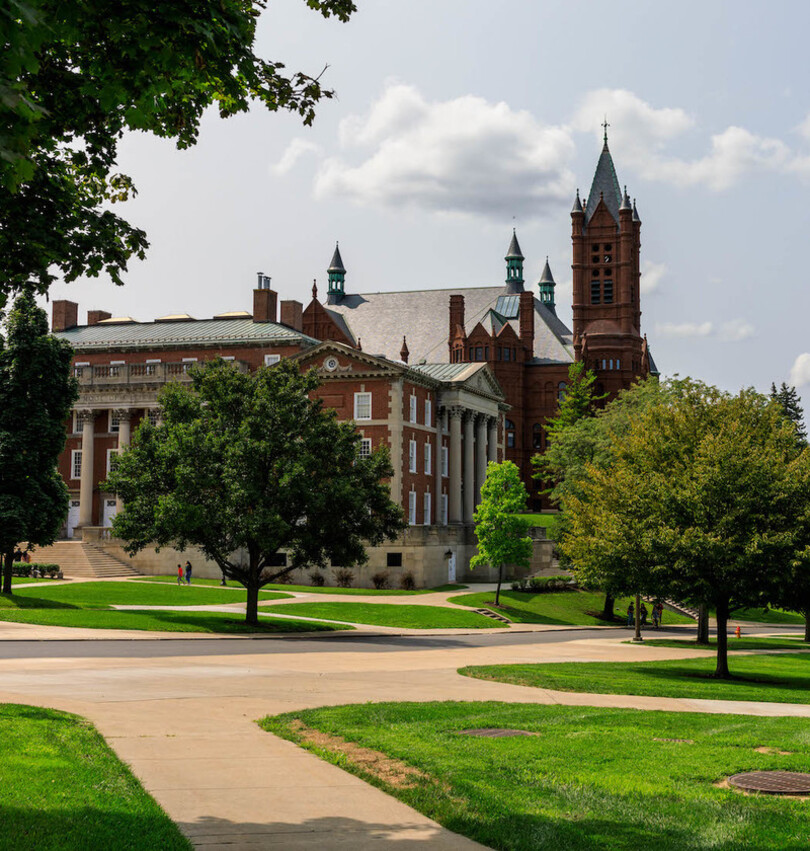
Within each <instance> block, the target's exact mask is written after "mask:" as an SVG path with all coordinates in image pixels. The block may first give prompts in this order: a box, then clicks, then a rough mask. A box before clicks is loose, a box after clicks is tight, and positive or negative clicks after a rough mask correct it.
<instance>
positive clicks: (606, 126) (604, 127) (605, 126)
mask: <svg viewBox="0 0 810 851" xmlns="http://www.w3.org/2000/svg"><path fill="white" fill-rule="evenodd" d="M608 127H610V124H608V120H607V115H606V116H605V120H604V121H603V122H602V129H603V130H604V131H605V137H604V138H605V144H606V145H607V129H608Z"/></svg>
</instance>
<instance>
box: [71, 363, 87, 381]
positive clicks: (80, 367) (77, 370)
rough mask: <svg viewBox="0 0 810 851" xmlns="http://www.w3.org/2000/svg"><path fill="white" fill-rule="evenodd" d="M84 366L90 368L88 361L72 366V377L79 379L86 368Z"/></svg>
mask: <svg viewBox="0 0 810 851" xmlns="http://www.w3.org/2000/svg"><path fill="white" fill-rule="evenodd" d="M86 366H90V361H89V360H81V361H76V362H75V363H74V364H73V377H74V378H79V377H80V376H81V375H83V374H84V367H86Z"/></svg>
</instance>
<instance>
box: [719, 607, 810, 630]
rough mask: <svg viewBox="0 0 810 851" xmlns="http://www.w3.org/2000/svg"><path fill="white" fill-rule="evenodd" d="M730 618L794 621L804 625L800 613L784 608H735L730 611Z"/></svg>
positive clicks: (776, 621) (769, 621)
mask: <svg viewBox="0 0 810 851" xmlns="http://www.w3.org/2000/svg"><path fill="white" fill-rule="evenodd" d="M731 619H732V620H735V621H752V622H753V623H790V624H794V623H795V624H801V625H802V626H804V617H803V616H802V615H800V614H799V613H798V612H787V611H785V610H784V609H736V610H735V611H734V612H732V613H731Z"/></svg>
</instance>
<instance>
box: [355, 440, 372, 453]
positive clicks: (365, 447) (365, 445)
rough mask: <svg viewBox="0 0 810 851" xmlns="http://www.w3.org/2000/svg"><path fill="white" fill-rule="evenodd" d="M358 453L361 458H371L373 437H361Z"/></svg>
mask: <svg viewBox="0 0 810 851" xmlns="http://www.w3.org/2000/svg"><path fill="white" fill-rule="evenodd" d="M357 454H358V456H359V457H360V458H370V457H371V438H370V437H362V438H360V449H359V450H358V453H357Z"/></svg>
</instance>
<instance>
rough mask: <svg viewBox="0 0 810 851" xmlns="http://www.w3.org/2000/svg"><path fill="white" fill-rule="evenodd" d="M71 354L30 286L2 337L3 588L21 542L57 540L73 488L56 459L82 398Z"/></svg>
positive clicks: (8, 586)
mask: <svg viewBox="0 0 810 851" xmlns="http://www.w3.org/2000/svg"><path fill="white" fill-rule="evenodd" d="M0 221H2V219H0ZM2 230H3V228H2V227H0V232H2ZM72 354H73V353H72V349H71V348H70V346H69V345H68V344H67V343H65V342H63V341H62V340H57V339H56V338H55V337H52V336H51V335H50V334H49V333H48V320H47V317H46V316H45V311H44V310H42V309H41V308H40V307H38V306H37V304H36V302H35V300H34V295H33V293H32V292H31V290H30V288H29V289H26V290H25V291H24V292H23V293H21V294H20V295H19V296H18V297H17V299H16V300H15V302H14V305H13V307H12V309H11V312H10V313H9V317H8V321H7V323H6V339H5V340H3V339H2V338H0V555H2V556H3V563H4V570H3V592H4V593H6V594H10V593H11V566H12V563H13V561H14V551H15V550H16V548H17V544H18V543H20V542H22V541H27V542H28V543H29V544H32V545H36V546H47V545H48V544H52V543H53V542H54V540H55V539H56V536H57V535H58V533H59V529H60V527H61V526H62V523H63V522H64V519H65V516H66V515H67V510H68V490H67V486H66V485H65V482H64V481H63V479H62V477H61V476H60V475H59V472H58V470H57V469H56V463H57V460H58V458H59V453H60V452H61V451H62V449H63V448H64V446H65V420H66V419H67V417H68V415H69V414H70V410H71V407H72V405H73V403H74V401H75V400H76V397H77V385H76V380H75V379H74V378H73V377H72V375H71V359H72Z"/></svg>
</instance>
